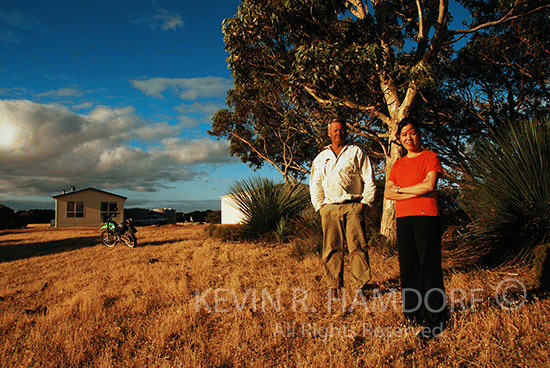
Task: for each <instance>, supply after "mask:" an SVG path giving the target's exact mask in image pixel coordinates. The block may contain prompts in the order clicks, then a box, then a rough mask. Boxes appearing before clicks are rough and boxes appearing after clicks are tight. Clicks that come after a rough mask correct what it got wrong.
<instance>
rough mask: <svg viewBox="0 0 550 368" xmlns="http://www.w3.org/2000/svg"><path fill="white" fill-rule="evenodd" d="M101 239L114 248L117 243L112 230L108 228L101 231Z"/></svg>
mask: <svg viewBox="0 0 550 368" xmlns="http://www.w3.org/2000/svg"><path fill="white" fill-rule="evenodd" d="M101 241H102V242H103V244H105V245H106V246H108V247H109V248H112V247H114V246H115V245H116V239H115V237H114V236H113V234H111V232H109V231H107V230H103V231H102V232H101Z"/></svg>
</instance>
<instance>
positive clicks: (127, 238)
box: [120, 233, 137, 248]
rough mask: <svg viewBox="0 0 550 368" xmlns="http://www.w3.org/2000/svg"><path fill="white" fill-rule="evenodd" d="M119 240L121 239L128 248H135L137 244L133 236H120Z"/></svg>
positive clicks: (127, 234)
mask: <svg viewBox="0 0 550 368" xmlns="http://www.w3.org/2000/svg"><path fill="white" fill-rule="evenodd" d="M120 238H121V239H122V241H124V243H126V245H127V246H129V247H130V248H133V247H135V246H136V244H137V239H136V237H135V236H134V234H129V233H126V234H124V235H122V236H121V237H120Z"/></svg>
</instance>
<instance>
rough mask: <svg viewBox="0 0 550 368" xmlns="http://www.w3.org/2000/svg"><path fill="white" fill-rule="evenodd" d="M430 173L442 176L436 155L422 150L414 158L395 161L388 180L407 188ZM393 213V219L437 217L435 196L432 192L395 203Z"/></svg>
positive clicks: (441, 169) (441, 168)
mask: <svg viewBox="0 0 550 368" xmlns="http://www.w3.org/2000/svg"><path fill="white" fill-rule="evenodd" d="M431 171H436V172H438V173H440V174H443V167H442V166H441V162H440V161H439V158H438V157H437V154H435V153H434V152H431V151H427V150H424V151H422V152H421V153H420V154H419V155H418V156H416V157H413V158H409V157H407V156H405V157H402V158H400V159H399V160H397V161H396V162H395V163H394V164H393V167H392V169H391V172H390V177H389V178H388V180H390V181H393V182H394V183H395V184H396V185H397V186H399V187H408V186H411V185H414V184H418V183H420V182H422V181H423V180H424V179H426V176H427V175H428V173H429V172H431ZM395 211H396V214H395V217H405V216H439V210H438V208H437V194H436V192H435V191H433V192H430V193H427V194H425V195H423V196H422V197H417V198H410V199H404V200H402V201H397V203H396V205H395Z"/></svg>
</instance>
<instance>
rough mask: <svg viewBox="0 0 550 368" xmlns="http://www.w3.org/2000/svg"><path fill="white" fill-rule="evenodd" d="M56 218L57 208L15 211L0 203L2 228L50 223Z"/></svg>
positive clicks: (0, 227) (0, 225) (0, 226)
mask: <svg viewBox="0 0 550 368" xmlns="http://www.w3.org/2000/svg"><path fill="white" fill-rule="evenodd" d="M54 218H55V210H28V211H17V212H15V211H14V210H12V209H11V208H9V207H8V206H5V205H3V204H0V230H4V229H17V228H20V227H25V226H27V225H28V224H49V223H50V222H51V221H52V220H53V219H54Z"/></svg>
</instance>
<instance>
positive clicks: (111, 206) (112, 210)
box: [100, 201, 118, 219]
mask: <svg viewBox="0 0 550 368" xmlns="http://www.w3.org/2000/svg"><path fill="white" fill-rule="evenodd" d="M117 207H118V204H117V202H107V201H101V202H100V212H101V214H100V216H101V218H102V219H104V218H105V217H107V216H109V215H110V214H113V215H116V213H117V210H118V208H117Z"/></svg>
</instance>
